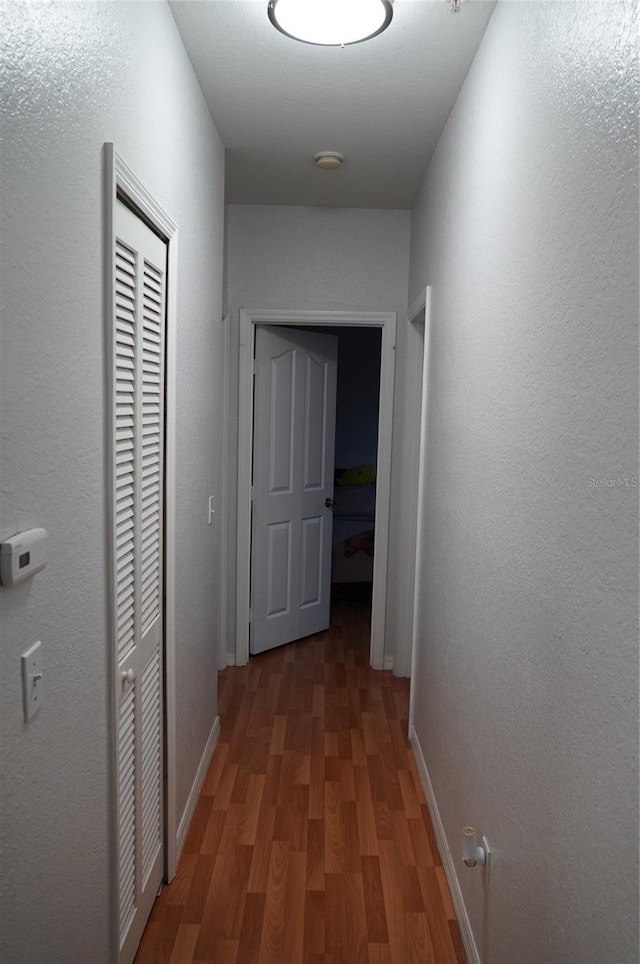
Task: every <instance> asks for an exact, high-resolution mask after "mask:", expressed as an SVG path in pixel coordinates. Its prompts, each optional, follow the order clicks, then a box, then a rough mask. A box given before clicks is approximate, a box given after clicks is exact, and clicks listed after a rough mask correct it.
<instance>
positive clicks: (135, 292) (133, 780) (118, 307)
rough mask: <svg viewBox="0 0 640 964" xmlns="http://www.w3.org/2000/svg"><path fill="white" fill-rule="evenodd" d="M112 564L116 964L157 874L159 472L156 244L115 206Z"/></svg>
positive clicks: (160, 310)
mask: <svg viewBox="0 0 640 964" xmlns="http://www.w3.org/2000/svg"><path fill="white" fill-rule="evenodd" d="M115 238H116V240H115V251H114V259H115V260H114V305H115V310H114V318H113V337H112V344H113V371H114V385H113V412H112V417H113V531H112V540H113V546H112V548H113V559H114V572H113V584H114V619H113V625H114V632H115V653H116V655H115V659H116V673H115V685H116V693H115V706H116V717H117V748H116V756H117V819H118V870H117V873H118V933H119V960H120V962H121V964H129V962H130V961H132V960H133V957H134V955H135V951H136V948H137V946H138V943H139V940H140V937H141V935H142V931H143V929H144V926H145V924H146V922H147V918H148V916H149V913H150V911H151V907H152V905H153V902H154V900H155V897H156V894H157V892H158V888H159V886H160V883H161V881H162V873H163V835H164V827H163V799H164V797H163V793H164V791H163V718H162V716H163V712H162V711H163V667H162V657H163V647H162V627H163V605H162V600H163V545H162V542H163V498H164V484H163V462H164V356H165V295H166V268H167V247H166V244H165V243H164V242H163V241H162V240H161V239H160V238H159V237H157V235H155V234H154V233H153V231H151V230H150V228H148V227H147V226H146V225H145V224H144V223H143V221H141V220H140V218H138V217H137V216H136V215H135V214H134V213H133V212H132V211H131V210H130V209H129V208H128V207H126V206H125V205H124V204H122V202H120V201H118V202H117V206H116V215H115Z"/></svg>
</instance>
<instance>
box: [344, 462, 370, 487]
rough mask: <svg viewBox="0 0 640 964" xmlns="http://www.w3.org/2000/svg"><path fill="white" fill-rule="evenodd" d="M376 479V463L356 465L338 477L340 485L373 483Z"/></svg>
mask: <svg viewBox="0 0 640 964" xmlns="http://www.w3.org/2000/svg"><path fill="white" fill-rule="evenodd" d="M375 481H376V467H375V465H354V466H353V467H352V468H350V469H344V470H343V472H342V473H341V474H340V475H339V476H338V477H337V478H336V483H337V484H338V485H372V484H373V483H374V482H375Z"/></svg>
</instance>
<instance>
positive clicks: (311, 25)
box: [267, 0, 393, 47]
mask: <svg viewBox="0 0 640 964" xmlns="http://www.w3.org/2000/svg"><path fill="white" fill-rule="evenodd" d="M267 13H268V15H269V20H270V21H271V23H272V24H273V26H274V27H276V28H277V29H278V30H279V31H280V33H283V34H285V35H286V36H287V37H291V38H292V39H293V40H301V41H302V42H303V43H306V44H317V45H319V46H323V47H347V46H348V45H349V44H359V43H362V41H363V40H370V39H371V38H372V37H377V35H378V34H379V33H382V31H383V30H386V28H387V27H388V26H389V24H390V23H391V18H392V17H393V8H392V6H391V3H390V2H388V0H270V2H269V4H268V6H267Z"/></svg>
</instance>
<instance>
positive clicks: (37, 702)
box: [21, 640, 44, 723]
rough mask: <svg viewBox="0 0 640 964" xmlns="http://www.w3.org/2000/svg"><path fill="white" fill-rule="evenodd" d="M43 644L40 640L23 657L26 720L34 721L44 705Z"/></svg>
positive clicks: (23, 697) (23, 696)
mask: <svg viewBox="0 0 640 964" xmlns="http://www.w3.org/2000/svg"><path fill="white" fill-rule="evenodd" d="M41 659H42V643H41V642H40V640H38V642H37V643H34V644H33V646H31V647H29V649H28V650H27V651H26V653H23V654H22V656H21V662H22V702H23V707H24V720H25V723H28V722H29V720H31V719H33V717H34V716H35V715H36V713H37V712H38V710H39V709H40V706H41V704H42V697H43V695H44V678H43V675H42V662H41Z"/></svg>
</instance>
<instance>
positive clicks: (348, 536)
mask: <svg viewBox="0 0 640 964" xmlns="http://www.w3.org/2000/svg"><path fill="white" fill-rule="evenodd" d="M313 330H314V331H318V332H321V333H322V332H326V333H329V332H332V333H333V334H334V335H335V336H337V338H338V378H337V393H336V418H335V450H334V451H335V458H334V472H333V478H334V490H333V492H334V494H333V502H334V504H333V519H332V522H333V525H332V537H333V538H332V552H331V602H332V604H333V603H334V602H349V601H351V600H358V601H359V602H361V603H367V602H368V604H369V607H370V606H371V602H372V595H373V561H374V549H375V529H376V518H375V512H376V476H377V464H378V420H379V408H380V361H381V355H382V333H381V331H380V329H379V328H353V327H348V326H346V325H345V326H344V327H342V326H341V327H339V328H336V329H331V328H321V327H318V328H315V329H313Z"/></svg>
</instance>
